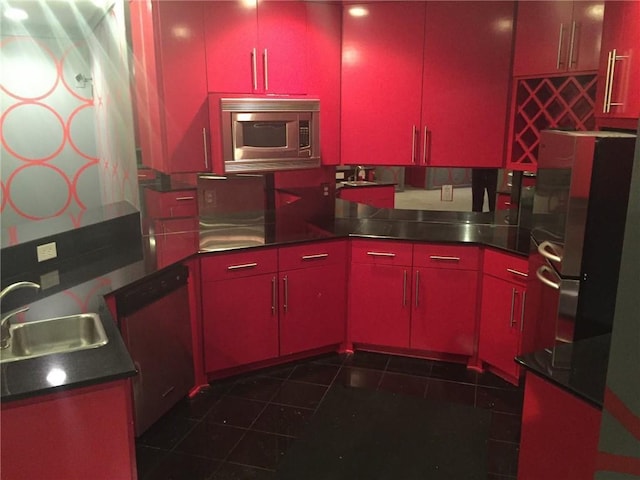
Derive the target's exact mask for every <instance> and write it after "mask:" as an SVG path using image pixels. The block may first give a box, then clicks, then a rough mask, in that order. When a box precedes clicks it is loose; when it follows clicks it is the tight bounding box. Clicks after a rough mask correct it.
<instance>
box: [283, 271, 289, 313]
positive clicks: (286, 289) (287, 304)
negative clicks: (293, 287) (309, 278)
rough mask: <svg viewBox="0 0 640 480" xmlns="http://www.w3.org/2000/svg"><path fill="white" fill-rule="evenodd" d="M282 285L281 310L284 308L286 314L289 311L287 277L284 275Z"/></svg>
mask: <svg viewBox="0 0 640 480" xmlns="http://www.w3.org/2000/svg"><path fill="white" fill-rule="evenodd" d="M282 283H283V284H284V303H283V304H282V308H284V311H285V313H286V312H288V311H289V277H287V276H286V275H285V276H284V278H283V279H282Z"/></svg>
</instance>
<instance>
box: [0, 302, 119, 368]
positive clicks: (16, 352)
mask: <svg viewBox="0 0 640 480" xmlns="http://www.w3.org/2000/svg"><path fill="white" fill-rule="evenodd" d="M9 331H10V332H11V339H10V341H9V346H8V347H7V348H5V349H3V350H0V362H11V361H15V360H26V359H28V358H35V357H41V356H44V355H51V354H53V353H66V352H74V351H78V350H85V349H88V348H97V347H101V346H103V345H106V344H107V342H108V341H109V338H108V337H107V334H106V333H105V331H104V327H103V326H102V321H101V320H100V317H99V316H98V315H97V314H95V313H81V314H77V315H69V316H67V317H56V318H47V319H43V320H35V321H33V322H26V323H19V324H15V325H11V327H10V329H9Z"/></svg>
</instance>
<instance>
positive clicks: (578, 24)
mask: <svg viewBox="0 0 640 480" xmlns="http://www.w3.org/2000/svg"><path fill="white" fill-rule="evenodd" d="M602 12H604V2H602V1H595V2H585V1H577V2H573V22H575V27H573V23H572V28H574V35H573V36H574V40H573V47H572V46H571V45H570V46H569V53H568V54H567V55H569V57H568V61H569V64H568V65H569V67H568V68H569V70H570V71H571V72H580V71H583V72H584V71H589V72H591V71H594V70H597V69H598V64H599V61H600V42H601V38H602ZM570 33H571V32H570ZM569 40H571V37H569Z"/></svg>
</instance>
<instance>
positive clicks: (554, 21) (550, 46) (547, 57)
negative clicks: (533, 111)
mask: <svg viewBox="0 0 640 480" xmlns="http://www.w3.org/2000/svg"><path fill="white" fill-rule="evenodd" d="M572 10H573V2H572V1H563V0H560V1H539V2H538V1H536V2H518V21H517V25H516V43H515V55H514V60H513V75H514V76H530V75H543V74H557V73H560V72H562V71H566V69H567V65H566V57H567V55H568V48H569V37H570V35H571V15H572ZM561 25H562V33H561V31H560V28H561Z"/></svg>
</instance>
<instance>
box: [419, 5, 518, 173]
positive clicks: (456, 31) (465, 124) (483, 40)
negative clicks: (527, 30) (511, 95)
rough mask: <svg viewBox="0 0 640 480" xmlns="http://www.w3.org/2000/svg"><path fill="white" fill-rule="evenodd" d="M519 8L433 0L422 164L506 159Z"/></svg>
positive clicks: (493, 163) (478, 164) (493, 162)
mask: <svg viewBox="0 0 640 480" xmlns="http://www.w3.org/2000/svg"><path fill="white" fill-rule="evenodd" d="M513 10H514V3H513V2H427V13H426V28H425V44H424V45H425V46H424V74H423V75H424V83H423V87H422V92H423V93H422V97H423V100H422V101H423V103H422V126H423V128H422V131H421V132H420V151H421V153H420V159H419V162H420V163H421V164H428V165H431V166H444V167H458V166H459V167H465V166H474V167H500V166H502V163H503V152H504V137H505V125H506V118H507V102H508V98H507V97H508V96H507V92H508V90H509V83H510V81H511V73H510V68H511V65H510V58H511V56H510V52H511V45H512V20H513ZM496 25H498V26H499V27H498V28H497V27H496ZM461 134H462V135H464V141H460V138H461V137H460V135H461Z"/></svg>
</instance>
